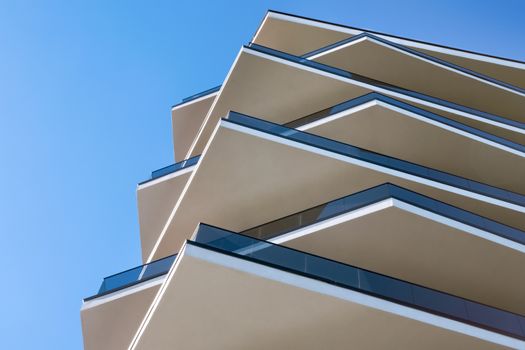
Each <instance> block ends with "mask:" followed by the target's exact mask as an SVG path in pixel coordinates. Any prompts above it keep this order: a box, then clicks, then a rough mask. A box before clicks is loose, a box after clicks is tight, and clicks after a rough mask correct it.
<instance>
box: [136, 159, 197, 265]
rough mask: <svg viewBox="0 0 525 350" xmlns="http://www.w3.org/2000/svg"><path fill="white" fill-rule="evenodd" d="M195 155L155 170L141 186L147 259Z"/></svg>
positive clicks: (141, 221) (139, 195)
mask: <svg viewBox="0 0 525 350" xmlns="http://www.w3.org/2000/svg"><path fill="white" fill-rule="evenodd" d="M198 160H199V157H193V158H190V159H188V160H185V161H181V162H178V163H175V164H172V165H170V166H167V167H165V168H162V169H159V170H156V171H154V172H152V176H151V179H149V180H147V181H144V182H141V183H140V184H139V185H138V186H137V206H138V212H139V226H140V243H141V249H142V260H143V262H146V260H147V259H148V257H149V255H150V254H151V251H152V249H153V247H154V246H155V243H156V242H157V239H158V238H159V235H160V233H161V232H162V229H163V228H164V225H165V224H166V221H167V220H168V217H169V216H170V213H171V211H172V209H173V207H174V206H175V203H177V200H178V199H179V196H180V195H181V193H182V190H183V189H184V186H185V185H186V183H187V182H188V179H189V177H190V174H191V172H192V171H193V170H194V169H195V165H196V164H197V162H198Z"/></svg>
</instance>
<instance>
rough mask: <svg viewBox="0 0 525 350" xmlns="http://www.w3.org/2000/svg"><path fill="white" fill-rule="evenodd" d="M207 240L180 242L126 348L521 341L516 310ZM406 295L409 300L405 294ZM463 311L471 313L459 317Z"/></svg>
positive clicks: (318, 261) (517, 344) (460, 345)
mask: <svg viewBox="0 0 525 350" xmlns="http://www.w3.org/2000/svg"><path fill="white" fill-rule="evenodd" d="M215 243H216V242H215ZM232 243H233V245H234V246H235V244H236V242H232ZM213 245H214V242H211V245H205V244H198V243H193V242H188V243H187V244H186V245H185V247H184V249H183V251H182V252H181V257H180V259H179V260H178V261H177V263H176V264H175V265H174V266H173V267H172V269H171V270H170V272H169V274H168V276H167V279H166V282H165V283H164V285H163V286H162V288H161V290H160V291H159V293H158V294H157V296H156V298H155V300H154V302H153V304H152V306H151V307H150V309H149V310H148V313H147V315H146V317H145V318H144V320H143V322H142V324H141V326H140V328H139V330H138V332H137V333H136V335H135V337H134V339H133V341H132V342H131V344H130V346H129V349H130V350H142V349H159V350H162V349H173V348H184V349H212V348H214V349H248V348H249V349H269V348H279V349H281V348H289V349H312V350H313V349H316V350H317V349H322V348H326V344H351V346H352V347H356V348H359V349H385V348H391V349H392V348H395V349H473V348H475V349H506V348H523V347H524V346H525V343H524V342H523V340H521V339H520V338H522V337H523V336H522V333H521V332H522V331H521V330H520V329H519V327H520V325H519V318H518V317H516V316H515V315H508V314H505V315H503V314H502V313H501V312H498V311H495V310H491V309H489V308H486V307H483V306H479V305H476V304H474V303H472V302H468V301H465V300H462V299H451V297H449V296H446V295H444V294H441V293H438V292H433V291H429V290H428V289H425V288H421V287H417V286H414V285H408V284H406V283H404V282H401V281H398V280H393V279H389V278H388V277H385V276H380V275H377V274H373V273H370V272H367V271H364V270H359V269H355V268H352V267H349V266H348V265H346V266H344V267H343V266H342V265H341V264H338V263H335V262H331V261H326V260H325V259H322V258H318V257H315V256H306V255H304V254H303V256H305V258H306V259H307V263H311V264H309V267H308V268H306V270H304V267H303V268H302V267H300V265H302V264H301V263H299V264H298V266H294V265H295V263H294V261H293V260H295V256H288V257H287V256H286V254H287V253H286V252H285V253H284V255H283V254H281V253H282V250H281V251H274V252H273V253H272V252H270V251H268V253H269V254H268V255H266V256H263V255H264V252H262V253H263V254H262V255H260V254H259V256H257V255H258V254H257V252H255V253H254V254H243V255H249V257H247V256H241V255H240V254H242V253H239V254H237V253H231V254H228V253H227V252H226V251H225V250H221V249H219V250H218V249H213V248H212V246H213ZM261 248H262V247H261ZM280 249H286V248H280ZM254 250H258V251H259V252H261V250H260V249H259V248H257V247H255V248H254ZM295 253H296V254H301V253H300V252H297V251H295ZM272 255H273V256H272ZM292 255H294V253H293V252H292ZM254 257H255V258H254ZM288 258H290V260H289V261H285V260H283V259H288ZM299 258H301V257H299ZM283 264H284V265H283ZM333 264H335V265H338V267H343V268H344V269H352V270H351V272H350V270H348V271H347V270H345V271H346V273H343V274H341V275H340V276H339V278H338V277H336V276H335V275H337V273H335V275H334V272H336V271H337V269H333V268H332V269H330V266H331V265H333ZM329 269H330V270H329ZM341 272H344V271H341ZM354 274H355V276H353V275H354ZM343 275H344V276H343ZM332 277H335V281H333V280H331V278H332ZM330 282H331V283H330ZM385 287H387V288H385ZM388 287H390V288H388ZM411 292H415V293H414V295H415V297H410V296H409V295H408V294H409V293H411ZM407 298H408V299H410V300H408V299H407ZM442 298H444V299H442ZM452 298H453V297H452ZM451 301H452V302H451ZM447 307H450V309H448V310H447V309H446V308H447ZM462 307H466V308H468V309H469V311H470V312H472V311H474V310H476V311H474V314H473V315H469V316H466V315H464V316H461V315H459V314H458V312H459V313H462V314H464V310H461V308H462ZM429 310H432V312H431V311H429ZM436 310H440V311H444V313H443V314H439V313H438V312H437V311H436ZM481 310H482V311H481ZM477 311H481V313H479V312H477ZM487 311H488V312H489V313H487ZM492 312H496V313H498V316H499V317H495V316H496V315H495V314H492ZM451 315H454V316H451ZM501 316H503V319H500V318H501ZM466 318H468V321H465V319H466ZM501 321H502V322H503V323H502V324H499V323H498V322H501ZM475 322H481V323H482V324H483V325H481V326H480V325H479V324H476V323H475ZM487 324H488V326H487ZM491 325H495V326H496V327H498V329H497V330H493V329H491V327H490V326H491ZM501 329H504V330H508V331H510V333H511V334H512V335H508V334H503V333H502V332H501Z"/></svg>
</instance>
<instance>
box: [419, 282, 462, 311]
mask: <svg viewBox="0 0 525 350" xmlns="http://www.w3.org/2000/svg"><path fill="white" fill-rule="evenodd" d="M412 296H413V301H412V302H413V303H414V304H416V305H418V306H420V307H421V308H425V309H430V310H440V312H442V313H443V314H444V315H448V316H450V317H456V318H459V319H467V318H468V313H467V308H466V307H465V303H464V301H463V300H462V299H459V298H451V297H450V295H448V294H445V293H440V292H437V291H435V290H431V289H427V288H424V287H419V286H413V287H412Z"/></svg>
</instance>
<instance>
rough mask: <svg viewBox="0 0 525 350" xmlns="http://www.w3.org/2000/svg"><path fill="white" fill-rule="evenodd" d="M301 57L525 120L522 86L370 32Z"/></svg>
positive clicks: (486, 110) (511, 117) (514, 118)
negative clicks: (501, 80)
mask: <svg viewBox="0 0 525 350" xmlns="http://www.w3.org/2000/svg"><path fill="white" fill-rule="evenodd" d="M303 57H305V58H308V59H309V60H314V61H316V62H320V63H323V64H326V65H329V66H333V67H337V68H341V69H343V70H346V71H350V72H353V73H357V74H360V75H363V76H367V77H369V78H373V79H376V80H378V81H382V82H385V83H388V84H392V85H395V86H399V87H403V88H406V89H409V90H412V91H417V92H420V93H423V94H427V95H429V96H434V97H438V98H441V99H443V100H447V101H451V102H455V103H457V104H461V105H465V106H469V107H472V108H476V109H479V110H482V111H485V112H489V113H493V114H497V115H501V116H505V117H506V118H509V119H513V120H518V121H521V122H523V121H524V120H525V119H523V118H524V117H523V104H524V103H525V102H524V101H525V90H524V89H521V88H518V87H514V86H512V85H509V84H506V83H504V82H500V81H498V80H496V79H493V78H490V77H487V76H484V75H482V74H479V73H476V72H473V71H471V70H468V69H464V68H463V67H460V66H457V65H454V64H451V63H448V62H445V61H442V60H439V59H436V58H434V57H431V56H428V55H425V54H422V53H420V52H418V51H416V50H412V49H410V48H406V47H404V46H402V45H398V44H395V43H392V42H390V41H388V40H385V39H381V38H379V37H377V36H374V35H371V34H369V33H363V34H360V35H356V36H354V37H352V38H350V39H347V40H343V41H341V42H338V43H336V44H334V45H330V46H328V47H325V48H322V49H320V50H316V51H314V52H312V53H310V54H308V55H305V56H303ZM422 77H424V79H422ZM429 81H430V82H432V84H429V83H428V82H429Z"/></svg>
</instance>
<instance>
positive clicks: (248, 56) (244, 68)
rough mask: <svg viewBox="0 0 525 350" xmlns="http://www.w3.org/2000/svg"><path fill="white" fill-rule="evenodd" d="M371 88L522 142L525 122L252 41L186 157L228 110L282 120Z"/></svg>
mask: <svg viewBox="0 0 525 350" xmlns="http://www.w3.org/2000/svg"><path fill="white" fill-rule="evenodd" d="M370 92H378V93H381V94H384V95H387V96H389V97H392V98H396V99H399V100H402V101H404V102H406V103H409V104H411V105H414V106H416V107H419V108H422V109H425V110H428V111H430V112H433V113H436V114H439V115H441V116H444V117H446V118H448V119H452V120H456V121H459V122H462V123H465V124H468V125H470V126H472V127H475V128H477V129H480V130H483V131H486V132H489V133H492V134H494V135H497V136H500V137H502V138H506V139H509V140H512V141H514V142H517V143H521V144H525V124H524V123H521V122H517V121H513V120H509V119H505V118H502V117H499V116H496V115H492V114H488V113H486V112H481V111H477V110H474V109H471V108H468V107H464V106H461V105H458V104H454V103H451V102H448V101H445V100H441V99H437V98H434V97H430V96H427V95H423V94H420V93H417V92H413V91H409V90H406V89H401V88H397V87H394V86H391V85H388V84H384V83H381V82H378V81H375V80H372V79H369V78H366V77H362V76H359V75H356V74H353V73H349V72H347V71H344V70H341V69H338V68H334V67H331V66H327V65H324V64H321V63H318V62H314V61H309V60H307V59H303V58H300V57H296V56H292V55H288V54H285V53H282V52H277V51H275V50H272V49H269V48H264V47H261V46H256V45H252V46H250V47H244V48H242V49H241V51H240V53H239V55H238V56H237V58H236V60H235V62H234V64H233V66H232V68H231V70H230V72H229V73H228V76H227V78H226V80H225V82H224V84H223V85H222V87H221V90H220V91H219V94H218V95H217V97H216V98H215V100H214V102H213V104H212V106H211V108H210V110H209V112H208V114H207V116H206V118H205V120H204V122H203V123H202V125H201V127H200V130H199V133H198V135H197V137H196V139H195V140H194V142H193V144H192V146H191V149H190V152H189V153H188V154H187V158H188V157H190V156H194V155H197V154H200V153H202V150H203V149H204V146H205V144H206V143H207V141H208V139H209V137H210V135H211V132H212V130H213V127H214V126H215V125H216V122H217V121H218V120H219V118H222V117H223V116H225V115H227V113H228V112H229V111H230V110H235V111H239V112H241V113H246V114H249V115H257V116H261V117H263V118H265V119H267V120H269V121H272V122H275V123H280V124H283V123H287V122H290V121H292V120H296V119H298V118H301V117H305V116H308V115H310V114H313V113H316V112H319V111H321V110H324V109H326V108H329V107H331V106H333V105H336V104H338V103H341V102H343V101H347V100H349V99H352V98H355V97H358V96H362V95H364V94H367V93H370ZM522 118H523V116H522Z"/></svg>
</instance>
